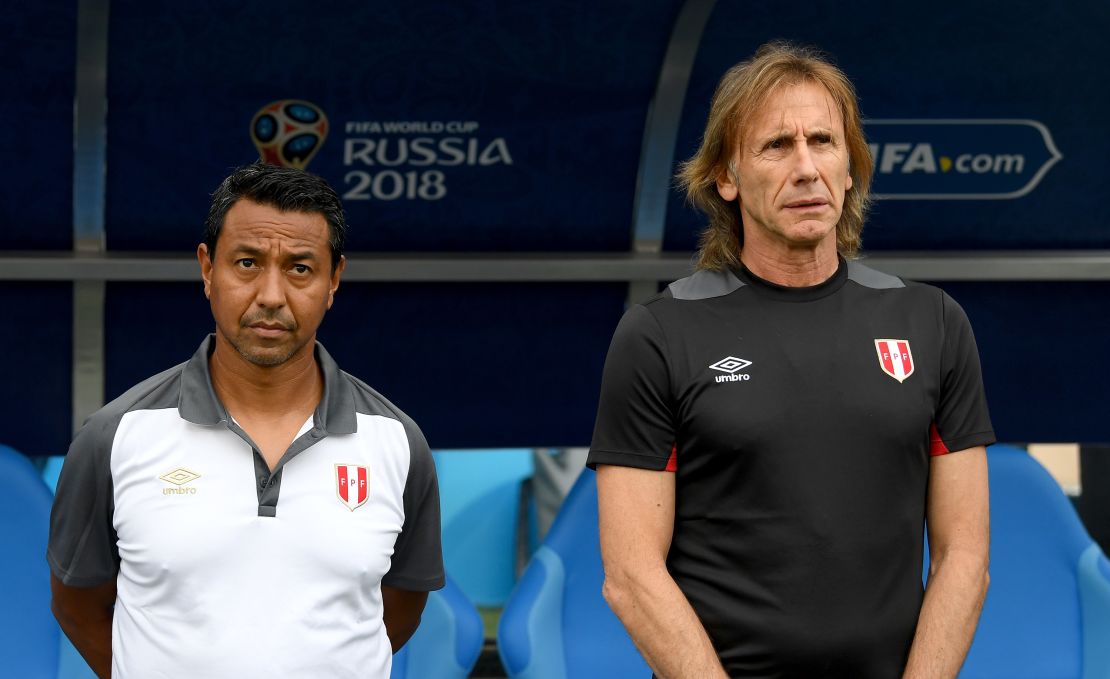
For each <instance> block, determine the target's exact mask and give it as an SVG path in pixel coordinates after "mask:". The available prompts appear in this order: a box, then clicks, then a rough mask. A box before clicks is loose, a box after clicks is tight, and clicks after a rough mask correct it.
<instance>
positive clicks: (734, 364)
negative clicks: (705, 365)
mask: <svg viewBox="0 0 1110 679" xmlns="http://www.w3.org/2000/svg"><path fill="white" fill-rule="evenodd" d="M751 364H752V362H751V361H749V360H747V359H743V358H737V357H735V356H725V357H724V358H722V359H721V360H719V361H717V362H716V363H714V364H713V365H711V366H709V368H710V370H717V371H720V372H723V373H727V374H725V375H717V377H716V378H715V379H716V381H717V382H746V381H748V380H750V379H751V378H752V376H751V375H749V374H747V373H741V372H740V371H741V370H743V369H744V368H747V367H748V366H749V365H751Z"/></svg>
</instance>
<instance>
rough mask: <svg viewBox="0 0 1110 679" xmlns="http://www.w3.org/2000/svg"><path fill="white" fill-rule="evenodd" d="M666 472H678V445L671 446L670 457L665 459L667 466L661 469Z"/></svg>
mask: <svg viewBox="0 0 1110 679" xmlns="http://www.w3.org/2000/svg"><path fill="white" fill-rule="evenodd" d="M663 471H666V472H676V471H678V444H677V443H675V444H672V445H671V456H670V457H669V458H667V466H666V468H664V469H663Z"/></svg>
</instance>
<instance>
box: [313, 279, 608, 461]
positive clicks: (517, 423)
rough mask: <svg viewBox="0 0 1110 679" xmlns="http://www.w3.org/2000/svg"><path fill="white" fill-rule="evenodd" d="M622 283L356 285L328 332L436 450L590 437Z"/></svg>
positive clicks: (341, 299)
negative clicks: (406, 414) (408, 416)
mask: <svg viewBox="0 0 1110 679" xmlns="http://www.w3.org/2000/svg"><path fill="white" fill-rule="evenodd" d="M626 291H627V286H626V285H624V284H620V283H616V284H613V283H602V284H591V283H559V284H556V283H550V284H548V283H544V284H540V283H520V284H514V285H505V284H492V283H491V284H477V283H469V284H463V283H450V284H418V285H412V284H409V285H402V284H389V285H369V284H354V285H346V286H345V287H344V288H340V291H339V296H338V297H337V299H336V303H335V306H334V307H333V309H332V312H331V315H330V317H329V318H328V319H327V320H326V321H325V325H324V327H323V328H322V330H321V332H320V337H321V340H322V341H323V342H324V343H325V345H326V346H327V347H328V350H329V351H331V352H332V354H333V355H334V356H335V357H336V359H337V360H338V361H339V362H340V365H342V366H344V368H345V369H346V370H348V371H350V372H352V373H353V374H355V375H358V376H359V377H361V378H363V379H364V380H366V381H367V382H368V383H369V384H370V385H371V386H373V387H374V388H376V389H379V390H381V391H382V392H383V393H384V394H385V395H386V396H387V397H388V398H389V399H391V400H392V401H393V402H394V403H396V404H397V405H398V406H399V407H401V408H402V409H403V410H405V412H407V413H409V414H410V415H411V416H413V417H414V418H415V419H416V421H417V422H418V423H419V424H420V426H421V428H422V429H423V431H424V433H425V435H426V436H427V437H428V441H429V443H430V444H431V445H432V446H433V447H435V448H479V447H490V448H492V447H517V446H538V445H544V446H547V445H550V446H569V445H585V444H587V443H588V442H589V440H590V436H591V435H592V432H593V424H594V416H595V415H596V409H597V397H598V392H599V389H600V387H601V369H602V366H603V365H604V362H605V353H606V351H607V350H608V347H609V339H610V337H611V336H612V334H613V329H614V328H616V325H617V321H618V320H620V316H621V314H622V313H623V310H624V297H625V294H626Z"/></svg>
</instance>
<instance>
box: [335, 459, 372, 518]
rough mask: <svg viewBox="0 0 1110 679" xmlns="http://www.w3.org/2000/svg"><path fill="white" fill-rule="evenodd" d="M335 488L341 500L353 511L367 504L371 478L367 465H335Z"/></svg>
mask: <svg viewBox="0 0 1110 679" xmlns="http://www.w3.org/2000/svg"><path fill="white" fill-rule="evenodd" d="M335 490H336V493H337V494H338V496H339V501H340V502H342V503H343V504H345V505H347V509H350V510H351V511H352V512H353V511H355V510H356V509H358V508H359V507H361V506H362V505H364V504H366V500H367V499H368V498H369V497H370V478H369V473H368V472H367V471H366V467H364V466H362V465H354V464H337V465H335Z"/></svg>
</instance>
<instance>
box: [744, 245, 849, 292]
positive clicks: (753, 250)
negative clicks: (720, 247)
mask: <svg viewBox="0 0 1110 679" xmlns="http://www.w3.org/2000/svg"><path fill="white" fill-rule="evenodd" d="M740 261H741V262H742V263H743V264H744V266H745V267H747V269H748V271H750V272H752V273H753V274H755V275H756V276H759V277H760V278H762V279H763V280H765V281H770V282H771V283H775V284H776V285H782V286H784V287H788V288H804V287H809V286H812V285H819V284H821V283H824V282H825V281H827V280H828V279H829V278H832V276H833V274H835V273H836V269H837V267H838V266H839V265H840V263H839V260H838V259H837V255H836V241H835V240H834V239H832V238H826V239H825V240H823V241H821V242H820V243H816V244H814V246H813V247H808V246H802V247H797V246H792V245H787V244H785V243H773V242H767V241H764V240H762V239H752V241H751V242H750V241H749V240H748V239H747V235H746V234H745V240H744V247H743V249H742V250H741V251H740Z"/></svg>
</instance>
